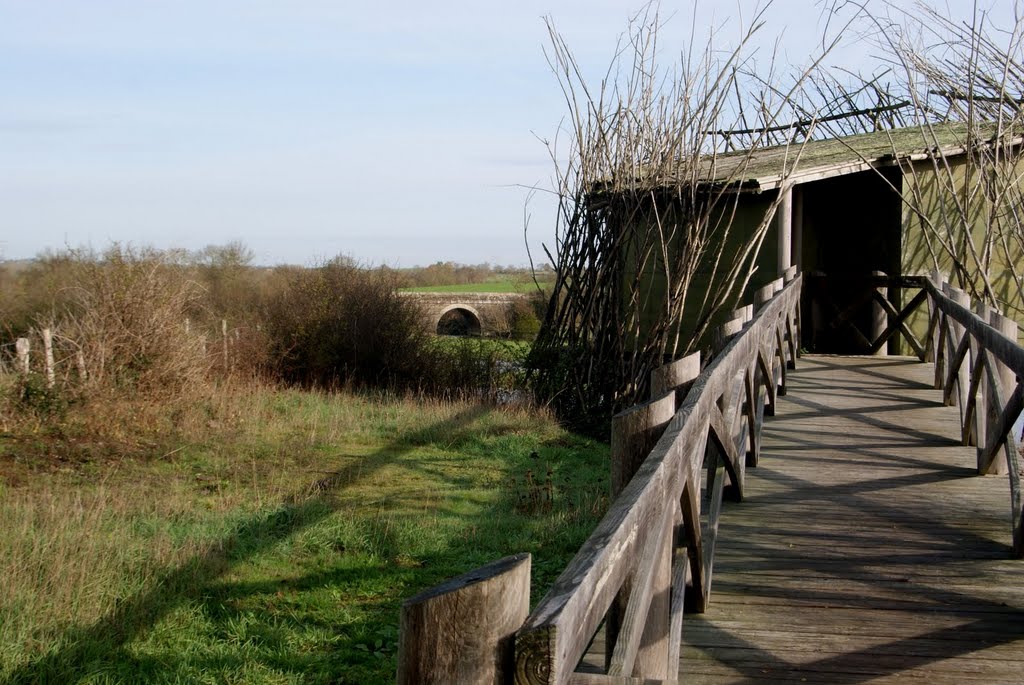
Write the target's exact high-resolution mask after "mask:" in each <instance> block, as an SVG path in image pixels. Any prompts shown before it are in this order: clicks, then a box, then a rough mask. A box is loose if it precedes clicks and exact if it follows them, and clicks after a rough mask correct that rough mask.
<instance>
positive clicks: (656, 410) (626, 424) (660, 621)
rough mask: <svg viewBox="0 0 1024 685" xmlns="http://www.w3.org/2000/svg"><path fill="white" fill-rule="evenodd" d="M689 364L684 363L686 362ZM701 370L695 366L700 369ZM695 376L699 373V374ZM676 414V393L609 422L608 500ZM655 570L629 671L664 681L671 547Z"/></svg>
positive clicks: (615, 630) (613, 610) (619, 615)
mask: <svg viewBox="0 0 1024 685" xmlns="http://www.w3.org/2000/svg"><path fill="white" fill-rule="evenodd" d="M684 359H688V358H684ZM698 366H699V365H698ZM698 373H699V368H698ZM675 413H676V393H675V392H669V393H668V394H666V395H663V396H662V397H660V398H658V399H655V400H651V401H650V402H646V403H644V404H640V405H637V406H635V407H632V408H630V409H627V410H626V411H624V412H621V413H619V414H616V415H615V416H614V417H612V444H611V468H612V473H611V486H612V500H613V501H614V500H615V498H616V497H617V496H618V495H619V493H620V492H622V490H623V489H624V488H625V487H626V485H627V484H628V483H629V481H630V480H631V479H632V478H633V476H634V475H635V474H636V472H637V470H638V469H639V468H640V465H641V464H642V463H643V462H644V459H646V458H647V455H649V454H650V453H651V450H652V449H654V445H655V444H657V442H658V440H659V439H660V438H661V436H662V434H663V433H664V432H665V427H666V426H668V423H669V421H671V420H672V417H673V416H674V415H675ZM658 553H659V555H660V556H659V559H658V565H657V568H656V569H655V571H654V578H652V579H651V583H652V586H653V588H652V590H651V605H650V609H648V611H647V624H646V626H645V627H644V633H643V637H642V638H641V643H640V649H639V651H638V652H637V655H636V661H635V662H634V665H633V672H634V673H643V674H644V675H646V676H648V677H654V678H660V677H664V678H667V677H668V673H667V668H668V654H669V644H668V635H669V614H670V610H671V606H672V605H671V587H672V545H671V544H668V545H665V548H664V549H663V550H659V552H658ZM632 576H633V573H630V574H629V576H628V577H627V579H626V581H625V582H624V583H623V584H622V589H621V590H620V591H619V593H618V594H617V595H616V596H615V601H614V602H612V605H611V607H610V608H609V609H608V618H607V621H606V622H605V666H608V665H609V664H610V663H611V659H612V654H613V653H614V651H615V643H616V641H617V640H618V635H619V630H620V628H621V627H622V620H623V618H624V616H625V613H626V606H627V605H628V604H629V595H630V593H631V592H632V590H633V588H632Z"/></svg>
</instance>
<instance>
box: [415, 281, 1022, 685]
mask: <svg viewBox="0 0 1024 685" xmlns="http://www.w3.org/2000/svg"><path fill="white" fill-rule="evenodd" d="M862 280H863V279H862ZM869 280H870V283H869V285H870V287H871V292H869V293H867V295H865V296H863V297H862V298H861V299H863V301H857V302H853V303H852V304H850V305H849V306H848V307H847V309H846V310H845V311H840V310H838V309H837V312H836V313H837V315H838V316H837V319H836V320H837V321H838V325H846V323H847V322H848V321H849V320H850V318H851V312H852V311H853V310H854V309H855V308H856V307H863V306H864V304H865V303H866V302H873V305H872V306H875V307H878V311H876V314H878V316H877V318H876V319H875V321H874V322H873V327H874V330H873V331H872V335H871V337H870V338H868V337H867V336H861V337H864V338H865V341H866V342H867V345H866V347H865V349H866V350H867V351H870V352H877V351H879V350H880V349H882V347H883V346H884V345H885V343H886V341H887V340H889V339H890V338H891V337H893V336H902V337H903V338H904V339H905V340H907V341H908V342H909V343H910V345H911V346H912V347H913V348H914V351H915V353H917V356H918V357H919V358H921V359H922V360H923V361H929V362H934V363H935V387H936V388H939V389H942V390H943V399H944V401H945V402H946V404H948V405H956V406H958V407H959V408H960V426H961V437H962V440H963V443H964V444H965V445H976V446H977V455H978V456H977V468H978V473H979V474H1005V475H1007V476H1008V480H1009V485H1010V503H1011V512H1012V515H1011V527H1012V533H1013V546H1014V547H1013V548H1014V552H1015V554H1016V556H1018V557H1024V530H1022V523H1024V507H1022V492H1021V485H1020V480H1021V478H1020V477H1021V475H1024V474H1022V473H1021V470H1020V469H1021V467H1020V458H1019V454H1018V448H1017V443H1016V440H1015V439H1014V436H1013V434H1012V426H1013V424H1014V421H1015V419H1016V418H1017V416H1018V415H1020V413H1021V411H1022V410H1024V348H1021V347H1020V346H1019V345H1018V344H1017V334H1018V330H1017V325H1016V323H1015V322H1014V321H1013V320H1011V319H1008V318H1007V317H1004V316H1001V315H1000V314H999V313H997V312H995V311H993V310H991V309H989V308H988V307H985V306H983V305H980V304H979V305H976V306H975V307H974V311H972V305H971V302H970V298H969V297H968V296H967V295H966V294H965V293H963V292H962V291H960V290H957V289H956V288H953V287H951V286H950V285H949V284H948V283H943V282H942V280H941V278H940V277H939V276H938V275H937V274H936V275H933V277H932V278H931V279H929V278H927V277H922V276H896V277H889V276H885V275H884V274H883V275H875V276H873V277H872V278H871V279H869ZM803 284H804V280H803V278H802V277H799V276H797V275H796V273H795V270H792V269H790V270H789V271H787V273H786V274H785V276H784V278H780V279H778V280H777V281H775V282H773V283H771V284H769V285H767V286H765V287H764V288H762V289H761V290H759V291H758V292H757V293H755V296H754V305H748V306H746V307H743V308H740V309H737V310H736V311H735V312H733V313H732V315H731V316H730V317H729V319H728V320H727V321H726V322H725V323H724V324H723V325H722V326H720V327H719V329H718V330H717V336H716V343H715V350H714V351H715V354H714V356H713V358H712V360H711V361H710V363H708V364H707V366H706V368H704V369H703V371H702V370H701V358H700V355H699V354H695V355H690V356H689V357H685V358H683V359H679V360H676V361H675V362H672V363H670V364H667V365H665V366H663V367H661V368H659V369H656V370H655V371H654V372H653V373H652V374H651V384H650V385H651V395H652V399H651V400H650V401H648V402H645V403H643V404H640V405H637V406H635V407H633V408H631V409H629V410H627V411H625V412H622V413H621V414H619V415H617V416H616V417H614V418H613V420H612V450H611V451H612V474H611V482H612V494H613V501H612V504H611V506H610V508H609V511H608V513H607V514H606V515H605V517H604V518H603V519H602V520H601V522H600V523H599V524H598V526H597V528H596V529H595V531H594V532H593V533H592V534H591V536H590V537H589V538H588V539H587V541H586V542H585V543H584V544H583V546H582V547H581V548H580V550H579V552H578V553H577V555H576V556H575V557H574V558H573V560H572V561H571V562H570V563H569V565H568V566H567V567H566V569H565V570H564V571H563V573H562V574H561V576H559V578H558V580H556V581H555V583H554V585H553V586H552V588H551V590H550V591H549V592H548V593H547V595H545V597H544V598H543V599H542V600H541V601H540V602H539V604H538V605H537V607H536V608H535V609H534V611H533V612H532V613H531V614H530V615H529V616H528V617H527V618H526V619H525V622H524V621H523V620H522V615H523V614H522V613H519V612H521V611H522V612H524V611H525V609H524V607H525V606H526V601H527V598H526V597H524V596H522V595H523V592H524V588H525V587H526V584H525V583H524V581H523V577H525V576H524V573H525V575H526V576H528V574H529V570H528V568H529V563H528V560H527V561H526V562H523V561H522V560H518V558H515V559H506V560H502V562H499V563H498V565H497V566H496V565H494V564H491V565H488V566H487V567H484V568H483V569H478V570H477V571H474V572H472V573H470V574H466V575H465V576H464V577H460V579H456V581H458V582H456V581H452V582H451V583H448V584H446V585H445V586H441V587H440V588H435V589H433V590H432V591H431V592H429V593H425V594H424V595H422V596H420V597H418V598H413V599H412V600H409V601H408V602H407V603H406V606H404V607H403V620H405V623H406V625H404V628H403V643H402V644H403V649H402V650H401V651H402V655H400V660H402V663H403V664H404V665H405V668H404V669H403V668H402V667H400V668H399V681H400V682H410V683H411V682H439V683H440V682H462V681H465V680H466V679H467V678H469V679H470V680H481V681H483V680H486V681H487V682H491V681H492V678H493V682H499V683H505V682H511V681H513V680H514V681H515V682H516V683H522V684H530V685H532V684H535V683H545V684H551V683H554V684H559V685H562V684H565V683H576V684H577V685H583V684H593V685H598V684H607V683H616V684H618V685H626V684H627V683H639V682H644V683H649V684H650V683H657V682H666V683H668V682H676V681H677V680H678V677H679V662H680V659H679V654H680V645H681V634H682V624H683V614H684V609H685V610H686V611H691V612H703V611H704V610H705V609H706V608H707V606H708V603H709V601H710V599H711V585H712V577H713V571H714V559H715V546H716V542H717V538H718V520H719V516H720V513H721V511H722V506H723V502H724V501H726V500H733V501H739V500H742V499H743V497H744V494H745V492H744V480H745V473H746V469H747V467H750V466H756V465H757V462H758V459H759V454H760V443H761V427H762V424H763V421H764V416H765V415H770V414H772V413H774V408H775V403H776V398H777V396H778V395H782V394H785V392H786V370H787V368H793V367H794V366H795V362H796V358H797V350H798V349H799V340H800V328H801V318H800V307H801V304H800V303H801V290H802V288H803V287H804V286H803ZM892 287H897V288H900V289H903V290H904V292H906V290H908V289H911V288H913V289H917V290H918V292H916V293H915V294H914V296H913V297H910V298H908V299H909V301H907V303H906V305H905V306H902V307H897V306H896V305H895V304H893V303H892V302H890V301H889V300H888V299H887V298H886V297H885V292H887V291H884V288H892ZM890 292H891V291H890ZM881 300H884V301H885V302H884V304H883V303H882V302H881ZM897 301H898V300H897ZM925 303H927V308H928V328H927V334H926V336H925V339H924V342H923V343H922V342H921V341H920V339H919V338H918V337H917V336H916V334H915V332H914V330H915V329H912V326H911V323H910V322H911V318H910V317H911V316H912V314H914V312H916V311H918V310H919V309H921V307H922V305H924V304H925ZM886 305H888V306H886ZM916 331H917V333H920V331H921V329H920V328H916ZM915 343H916V344H915ZM513 562H514V563H513ZM524 563H525V566H524V565H523V564H524ZM524 569H525V571H524ZM513 585H514V586H515V587H517V588H519V589H517V590H515V591H506V590H500V591H498V590H493V589H492V588H498V587H500V588H508V587H512V586H513ZM449 586H450V587H449ZM442 590H443V592H442ZM449 595H450V596H449ZM421 605H422V606H421ZM428 605H429V606H428ZM437 607H442V608H441V609H437ZM447 607H461V611H462V612H463V613H466V614H467V615H469V614H472V615H473V616H474V617H475V618H473V619H472V620H467V621H465V622H464V623H466V625H462V626H461V627H460V630H457V631H454V632H453V631H452V630H451V625H449V624H451V623H452V620H453V619H452V617H451V616H450V615H449V614H450V613H451V610H450V609H449V608H447ZM467 612H468V613H467ZM408 617H413V618H410V619H409V620H406V618H408ZM416 617H426V618H422V619H421V618H416ZM413 619H415V620H413ZM428 619H429V620H428ZM456 620H458V619H456ZM431 621H432V622H433V623H431ZM481 622H486V623H487V626H483V625H482V623H481ZM420 624H423V625H420ZM428 624H429V625H428ZM602 625H603V626H604V641H605V660H604V668H603V671H604V672H603V673H597V672H594V671H595V669H596V666H595V665H594V664H593V663H592V659H588V667H587V669H588V671H589V672H586V673H583V672H578V670H577V669H578V668H579V667H580V663H581V659H582V658H583V657H584V655H585V654H587V653H588V652H589V651H591V650H592V648H593V641H594V639H595V637H596V636H597V632H598V631H599V629H600V626H602ZM409 626H414V627H418V628H417V629H416V630H413V629H410V627H409ZM517 628H518V630H517ZM438 630H444V631H447V632H446V637H445V639H444V640H441V641H440V642H439V641H438V640H436V639H434V637H433V636H434V634H435V633H436V632H437V631H438ZM513 640H514V650H513V649H511V645H512V644H513ZM442 652H443V654H442ZM591 653H592V652H591ZM424 654H426V655H427V658H426V659H420V660H417V658H418V656H417V655H424ZM513 655H514V660H507V659H511V657H512V656H513ZM442 657H443V658H442ZM406 662H408V663H406ZM423 664H427V665H428V666H429V668H430V669H432V671H431V677H430V678H427V679H426V680H424V678H423V673H424V671H423ZM470 672H472V673H473V674H476V675H473V676H468V674H469V673H470ZM403 674H404V675H405V676H406V677H405V678H404V679H403ZM410 674H415V675H410Z"/></svg>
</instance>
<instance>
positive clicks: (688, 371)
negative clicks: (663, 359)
mask: <svg viewBox="0 0 1024 685" xmlns="http://www.w3.org/2000/svg"><path fill="white" fill-rule="evenodd" d="M699 375H700V351H697V352H694V353H693V354H688V355H686V356H685V357H683V358H681V359H677V360H675V361H674V362H671V363H669V364H665V365H663V366H659V367H658V368H656V369H654V370H653V371H651V399H655V398H658V397H661V396H662V395H665V394H667V393H670V392H674V393H675V395H676V407H679V405H681V404H682V403H683V400H684V399H686V393H687V392H688V391H689V389H690V386H691V385H693V381H694V379H696V378H697V376H699Z"/></svg>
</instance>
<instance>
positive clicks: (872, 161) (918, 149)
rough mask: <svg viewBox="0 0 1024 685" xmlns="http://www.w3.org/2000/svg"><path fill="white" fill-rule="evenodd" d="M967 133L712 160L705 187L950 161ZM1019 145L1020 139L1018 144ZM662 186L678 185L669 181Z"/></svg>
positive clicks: (987, 129) (893, 134)
mask: <svg viewBox="0 0 1024 685" xmlns="http://www.w3.org/2000/svg"><path fill="white" fill-rule="evenodd" d="M967 131H968V128H967V126H966V125H965V124H936V125H934V126H931V127H917V126H913V127H908V128H902V129H889V130H884V131H875V132H872V133H862V134H858V135H853V136H845V137H842V138H829V139H825V140H812V141H807V142H806V143H803V144H799V143H797V144H793V145H789V146H786V145H780V146H773V147H763V148H755V149H752V150H741V151H737V152H730V153H725V154H719V155H714V156H707V157H705V158H704V170H703V172H702V173H701V182H702V183H707V184H711V185H732V186H738V187H741V188H747V189H751V190H758V189H765V188H773V187H777V186H778V185H779V184H780V182H781V180H782V178H783V177H784V176H785V175H786V173H787V172H788V173H790V174H792V176H791V180H793V181H796V182H799V181H800V180H811V178H812V177H825V176H837V175H841V174H844V173H852V172H854V171H861V170H863V169H866V168H869V167H875V166H888V165H893V164H896V163H897V162H899V161H904V160H913V159H923V158H926V157H928V156H931V155H934V154H935V153H936V151H941V154H943V155H944V156H947V157H951V156H955V155H960V154H963V153H964V148H965V145H966V143H967V140H968V136H967ZM994 133H995V125H994V124H990V123H986V124H983V125H982V126H980V127H978V128H977V129H976V135H977V138H976V139H975V140H976V141H977V140H978V139H979V138H980V139H981V140H985V141H991V139H992V137H993V135H994ZM1004 135H1005V134H1004ZM1019 141H1020V138H1019V135H1018V136H1017V137H1016V138H1015V139H1014V142H1015V143H1019ZM661 185H674V183H673V181H672V179H665V181H664V183H662V184H661Z"/></svg>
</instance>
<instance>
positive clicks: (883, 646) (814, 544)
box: [680, 357, 1024, 684]
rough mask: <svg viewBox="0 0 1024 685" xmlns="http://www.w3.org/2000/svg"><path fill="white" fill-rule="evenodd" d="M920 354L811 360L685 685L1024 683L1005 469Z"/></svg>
mask: <svg viewBox="0 0 1024 685" xmlns="http://www.w3.org/2000/svg"><path fill="white" fill-rule="evenodd" d="M932 373H933V367H932V365H931V364H922V363H920V362H918V361H917V360H916V359H906V358H885V357H804V358H802V359H801V360H800V362H799V365H798V369H797V370H796V371H792V372H790V376H789V394H788V395H787V396H785V397H782V398H780V401H779V407H778V411H777V414H776V416H775V417H774V418H772V419H769V420H768V421H767V422H766V425H765V432H764V441H763V455H762V458H761V462H760V465H759V466H758V467H757V468H755V469H749V470H748V471H747V499H746V500H745V501H744V502H743V503H742V504H739V505H735V504H732V505H727V506H726V509H725V511H724V512H723V514H722V519H721V524H720V533H719V538H718V548H717V552H716V557H715V567H714V577H713V582H712V589H711V593H712V599H711V606H710V608H709V610H708V612H707V613H706V614H703V615H688V616H687V617H686V621H685V622H684V627H683V640H684V645H683V649H682V655H681V656H682V663H681V670H680V681H681V682H684V683H754V682H757V683H770V682H780V683H789V682H792V683H811V682H818V683H864V682H871V683H876V682H893V683H895V682H899V683H906V682H919V683H938V684H943V683H1024V561H1022V560H1013V559H1011V542H1012V541H1011V532H1010V505H1009V486H1008V482H1007V478H1006V476H985V477H979V476H976V475H975V465H976V460H977V458H976V452H975V449H974V448H973V447H962V446H960V443H959V439H958V438H959V419H958V417H959V414H958V412H959V410H958V409H957V408H956V407H945V406H942V403H941V393H940V391H937V390H934V389H933V388H932Z"/></svg>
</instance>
